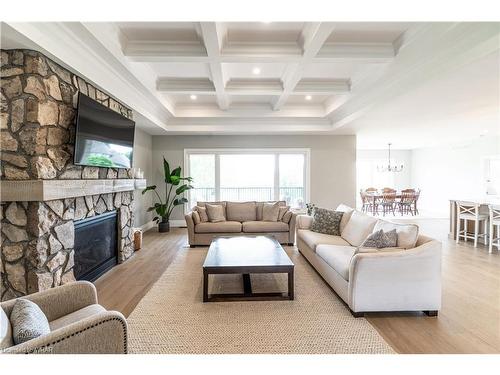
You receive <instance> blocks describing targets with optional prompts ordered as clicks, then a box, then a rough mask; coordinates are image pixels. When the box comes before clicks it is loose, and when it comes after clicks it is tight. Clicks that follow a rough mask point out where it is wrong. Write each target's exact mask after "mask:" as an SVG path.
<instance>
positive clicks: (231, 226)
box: [194, 221, 241, 233]
mask: <svg viewBox="0 0 500 375" xmlns="http://www.w3.org/2000/svg"><path fill="white" fill-rule="evenodd" d="M194 231H195V233H239V232H241V223H240V222H239V221H221V222H219V223H210V222H208V223H200V224H198V225H196V226H195V227H194Z"/></svg>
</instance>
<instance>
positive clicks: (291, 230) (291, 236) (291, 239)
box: [288, 213, 297, 244]
mask: <svg viewBox="0 0 500 375" xmlns="http://www.w3.org/2000/svg"><path fill="white" fill-rule="evenodd" d="M296 226H297V214H295V213H292V217H291V218H290V221H289V222H288V243H290V244H294V243H295V227H296Z"/></svg>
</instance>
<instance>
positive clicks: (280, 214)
mask: <svg viewBox="0 0 500 375" xmlns="http://www.w3.org/2000/svg"><path fill="white" fill-rule="evenodd" d="M289 209H290V206H281V207H280V208H279V211H278V221H283V216H285V214H286V213H287V212H288V210H289Z"/></svg>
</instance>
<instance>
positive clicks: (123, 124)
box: [74, 93, 135, 168]
mask: <svg viewBox="0 0 500 375" xmlns="http://www.w3.org/2000/svg"><path fill="white" fill-rule="evenodd" d="M134 130H135V122H133V121H132V120H129V119H128V118H126V117H125V116H122V115H121V114H119V113H117V112H115V111H113V110H111V109H109V108H107V107H105V106H103V105H102V104H100V103H98V102H96V101H95V100H93V99H91V98H89V97H88V96H86V95H83V94H81V93H80V94H79V95H78V115H77V120H76V139H75V157H74V163H75V164H76V165H90V166H95V167H108V168H131V167H132V152H133V148H134Z"/></svg>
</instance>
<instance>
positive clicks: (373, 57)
mask: <svg viewBox="0 0 500 375" xmlns="http://www.w3.org/2000/svg"><path fill="white" fill-rule="evenodd" d="M394 56H395V51H394V45H393V44H392V43H327V44H325V45H323V47H322V48H321V49H320V50H319V52H318V54H317V55H316V60H317V62H323V60H325V61H328V62H330V61H331V60H333V59H336V60H339V61H342V60H347V61H357V60H361V61H363V62H367V61H368V62H369V61H372V62H391V61H392V60H393V59H394Z"/></svg>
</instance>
